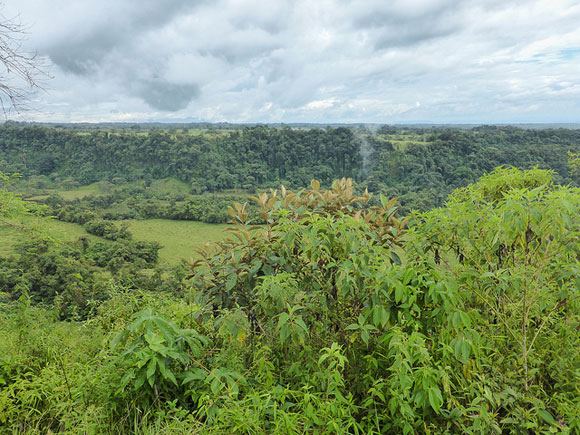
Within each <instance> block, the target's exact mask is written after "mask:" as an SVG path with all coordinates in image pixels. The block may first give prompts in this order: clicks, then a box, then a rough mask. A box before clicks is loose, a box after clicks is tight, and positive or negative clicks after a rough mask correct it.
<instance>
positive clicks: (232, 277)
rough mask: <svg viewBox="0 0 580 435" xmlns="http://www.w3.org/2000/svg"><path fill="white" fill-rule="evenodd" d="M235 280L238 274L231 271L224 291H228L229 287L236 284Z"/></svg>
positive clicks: (236, 280) (231, 287)
mask: <svg viewBox="0 0 580 435" xmlns="http://www.w3.org/2000/svg"><path fill="white" fill-rule="evenodd" d="M237 282H238V275H236V274H235V273H231V274H230V275H229V276H228V279H227V281H226V291H228V292H229V291H230V290H231V289H233V288H234V287H235V286H236V284H237Z"/></svg>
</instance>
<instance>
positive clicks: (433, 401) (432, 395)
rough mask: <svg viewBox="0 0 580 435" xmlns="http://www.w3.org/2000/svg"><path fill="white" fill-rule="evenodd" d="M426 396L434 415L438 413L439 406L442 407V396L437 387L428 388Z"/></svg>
mask: <svg viewBox="0 0 580 435" xmlns="http://www.w3.org/2000/svg"><path fill="white" fill-rule="evenodd" d="M428 396H429V404H430V405H431V408H433V410H434V411H435V412H436V413H439V410H440V409H441V405H443V396H442V395H441V390H440V389H439V388H437V387H431V388H429V392H428Z"/></svg>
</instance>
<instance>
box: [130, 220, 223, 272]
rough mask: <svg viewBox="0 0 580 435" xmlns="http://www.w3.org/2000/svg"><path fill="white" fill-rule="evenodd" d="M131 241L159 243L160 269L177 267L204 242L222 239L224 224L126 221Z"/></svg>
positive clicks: (193, 254)
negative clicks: (132, 239) (131, 237)
mask: <svg viewBox="0 0 580 435" xmlns="http://www.w3.org/2000/svg"><path fill="white" fill-rule="evenodd" d="M123 222H127V223H128V224H129V228H128V229H129V231H130V232H131V233H132V234H133V238H134V239H135V240H145V241H149V242H159V243H160V244H161V250H160V251H159V263H160V264H161V265H162V266H172V265H174V264H177V263H178V262H179V261H180V260H181V259H182V258H185V259H189V258H190V257H192V256H193V257H195V256H196V254H195V248H197V247H200V246H202V245H203V244H204V243H206V242H214V241H218V240H222V239H224V238H225V237H226V236H227V235H228V234H227V232H224V231H223V230H224V229H225V228H228V227H229V225H227V224H206V223H203V222H192V221H173V220H169V219H146V220H126V221H123Z"/></svg>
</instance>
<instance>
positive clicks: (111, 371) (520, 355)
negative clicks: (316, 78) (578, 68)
mask: <svg viewBox="0 0 580 435" xmlns="http://www.w3.org/2000/svg"><path fill="white" fill-rule="evenodd" d="M311 187H312V188H311V189H308V190H304V191H301V192H299V193H293V192H289V191H286V190H285V189H284V188H282V189H281V190H280V191H278V192H272V193H271V194H269V195H268V194H262V195H260V196H259V197H256V198H253V201H254V202H255V203H256V204H257V205H258V207H259V209H260V220H261V221H263V222H266V224H265V225H261V226H252V223H251V222H249V220H248V219H249V218H248V213H247V212H246V206H245V205H242V204H234V206H233V207H232V208H231V209H230V213H231V215H232V218H233V219H235V220H236V221H237V222H238V224H239V225H238V226H237V227H236V228H235V229H233V230H232V237H231V238H230V239H227V240H225V241H223V242H219V243H217V244H215V245H213V246H210V247H208V248H207V249H205V250H203V252H201V254H202V256H201V259H199V260H197V261H194V262H192V263H191V264H190V267H191V274H190V277H189V279H188V281H187V282H185V283H184V289H185V290H186V298H185V299H184V300H176V299H174V298H172V297H170V296H168V295H163V296H162V297H160V295H156V296H150V295H147V294H142V295H136V294H134V293H130V292H124V291H120V292H118V293H115V294H113V295H112V297H111V299H109V300H108V301H106V302H104V303H103V304H102V305H101V306H100V307H99V308H98V313H97V315H96V317H94V318H92V319H90V320H88V321H87V322H84V323H83V324H75V323H71V324H63V323H58V322H55V320H52V319H51V318H50V315H49V314H46V313H50V311H41V313H45V314H42V315H40V314H36V311H31V310H38V308H33V307H30V306H29V305H27V303H26V300H25V299H22V300H21V302H20V305H19V307H14V306H11V307H8V308H6V307H5V308H4V314H2V316H3V317H2V320H3V322H2V323H1V324H0V329H2V332H4V333H7V337H9V339H8V340H7V341H6V342H5V343H3V344H2V346H3V349H2V350H3V352H2V355H3V359H2V366H1V367H2V372H0V374H1V378H0V382H2V384H1V386H2V392H1V393H0V407H3V408H0V410H2V412H3V414H2V413H0V415H2V418H3V420H1V421H2V423H3V424H5V426H6V427H7V428H10V429H8V430H7V431H6V433H11V432H14V431H16V432H18V431H21V432H27V433H34V432H35V431H36V432H38V433H40V432H42V433H46V431H47V430H51V431H53V432H59V433H67V432H68V433H79V432H86V433H127V432H135V433H164V432H165V433H197V432H199V433H224V432H234V433H252V434H253V433H264V434H269V433H284V434H286V433H361V434H362V433H365V434H366V433H393V434H398V433H431V434H447V433H448V434H452V433H482V434H488V433H557V432H562V433H575V432H577V431H579V430H580V420H579V419H578V417H577V416H578V415H580V399H579V397H580V395H579V394H578V393H579V389H580V379H579V378H578V367H580V350H579V349H578V347H577V345H576V344H577V343H578V340H579V339H580V337H579V334H580V327H579V325H580V317H579V313H580V310H579V308H580V307H579V305H578V297H577V295H578V284H577V283H578V280H577V278H576V277H577V276H578V275H579V271H578V252H579V246H578V243H579V242H580V237H579V236H580V232H579V230H580V219H579V217H578V212H579V211H580V210H579V209H580V191H578V190H575V189H569V188H564V187H560V186H555V185H553V184H552V181H551V174H550V173H549V172H546V171H539V170H533V171H528V172H521V171H517V170H512V169H501V170H497V171H496V172H494V173H492V174H490V175H489V176H486V177H484V178H483V179H482V180H480V182H479V183H477V184H475V185H471V186H469V187H467V188H465V189H462V190H459V191H456V192H455V193H454V195H452V196H451V197H450V199H449V201H448V203H447V205H446V207H445V208H442V209H436V210H433V211H431V212H429V213H426V214H423V215H417V216H415V217H414V219H413V221H412V223H411V229H410V230H406V229H405V226H406V222H404V221H403V222H401V221H399V220H397V219H396V218H395V212H396V206H395V201H394V200H391V201H389V200H387V199H385V198H381V206H379V207H371V206H369V199H370V196H369V195H368V194H367V193H365V194H364V195H361V196H356V195H354V187H353V185H352V182H351V181H350V180H346V179H343V180H341V181H339V182H335V184H334V185H333V187H332V189H331V190H328V191H321V190H320V187H319V184H318V183H317V182H313V183H312V186H311ZM31 313H35V314H31ZM32 317H38V318H39V319H41V321H40V322H38V326H34V324H33V323H32V322H31V321H30V319H31V318H32ZM26 319H28V320H26ZM54 325H58V326H57V327H54ZM31 331H32V332H31ZM63 331H67V333H66V334H67V335H66V338H65V337H64V335H63ZM23 340H28V341H23ZM57 340H63V341H64V343H65V345H64V346H60V347H58V346H56V345H53V344H52V343H56V342H57Z"/></svg>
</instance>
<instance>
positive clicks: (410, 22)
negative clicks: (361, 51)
mask: <svg viewBox="0 0 580 435" xmlns="http://www.w3.org/2000/svg"><path fill="white" fill-rule="evenodd" d="M463 3H464V2H462V1H459V2H458V1H451V0H439V1H431V2H429V1H427V2H425V1H415V2H413V1H409V2H407V3H402V2H383V3H379V4H377V5H375V6H374V7H372V6H371V7H369V8H368V9H365V10H358V6H357V9H356V10H357V12H355V18H354V19H353V22H352V25H353V28H354V29H357V30H363V31H366V32H368V33H369V35H370V36H371V39H372V40H373V42H374V48H375V49H378V50H381V49H388V48H395V47H409V46H413V45H415V44H418V43H421V42H424V41H429V40H433V39H436V38H440V37H443V36H448V35H452V34H454V33H457V32H459V31H460V30H461V29H462V28H463V26H464V23H463V20H462V18H463V17H462V15H461V11H462V8H463Z"/></svg>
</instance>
